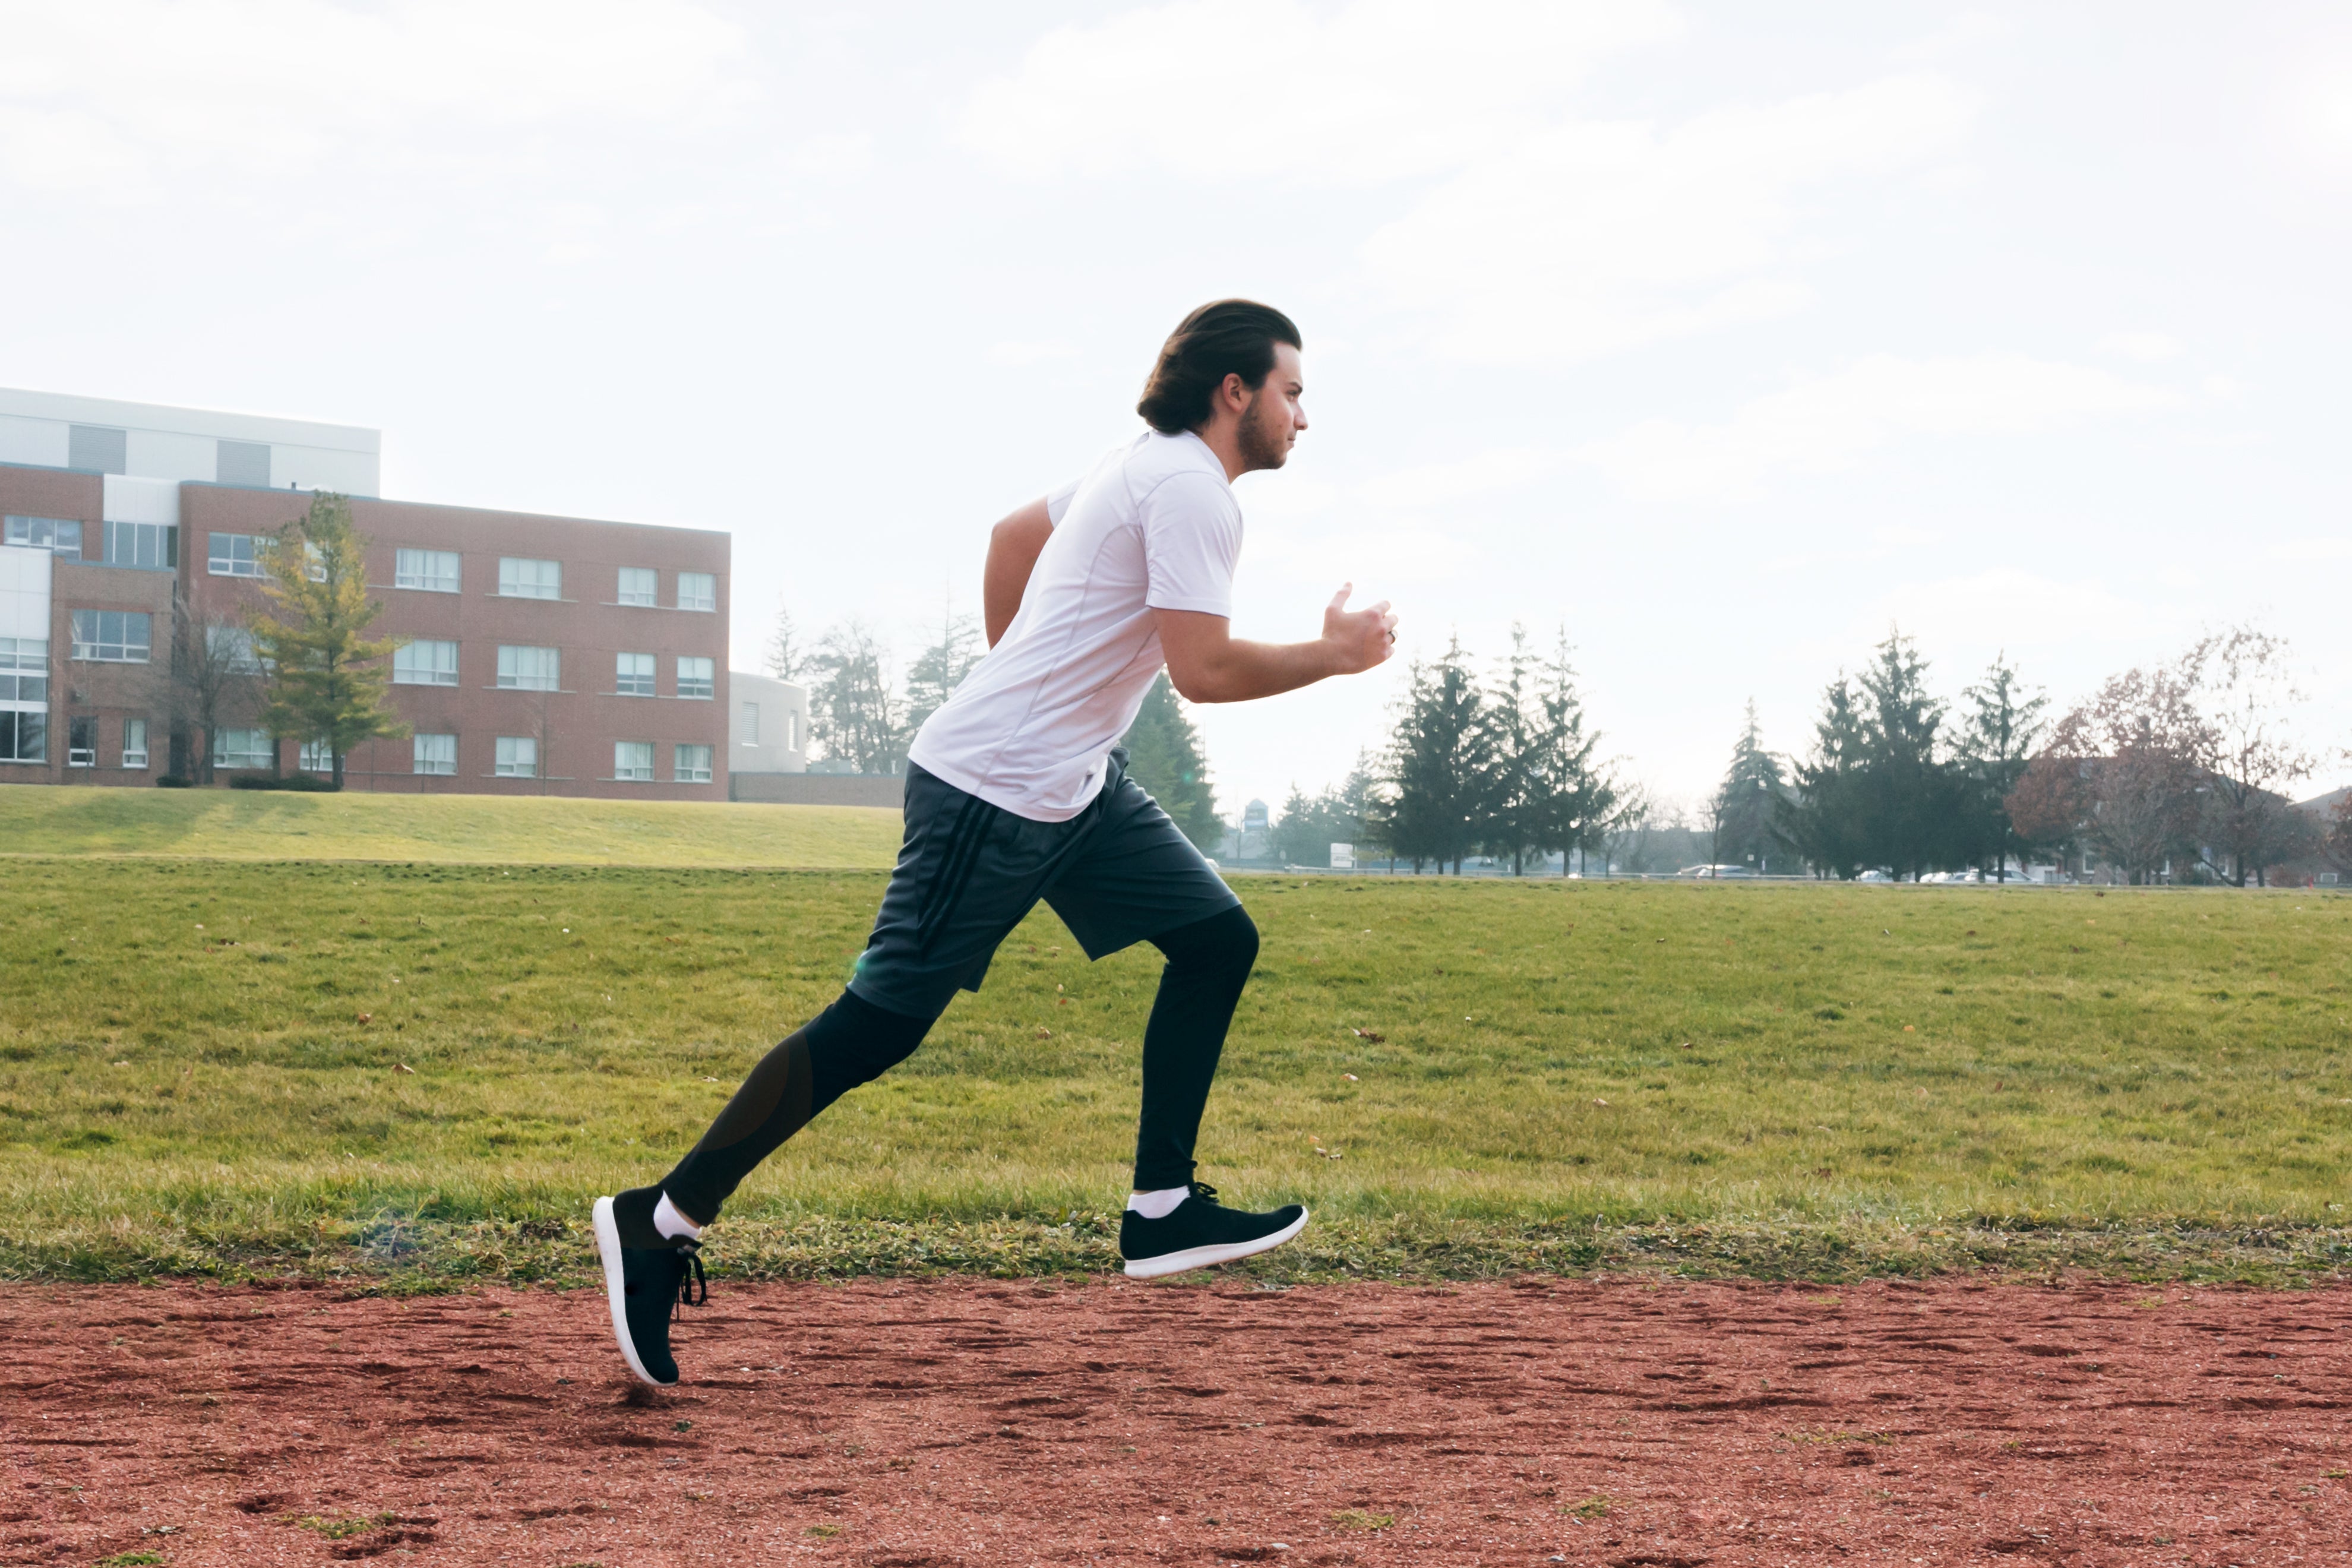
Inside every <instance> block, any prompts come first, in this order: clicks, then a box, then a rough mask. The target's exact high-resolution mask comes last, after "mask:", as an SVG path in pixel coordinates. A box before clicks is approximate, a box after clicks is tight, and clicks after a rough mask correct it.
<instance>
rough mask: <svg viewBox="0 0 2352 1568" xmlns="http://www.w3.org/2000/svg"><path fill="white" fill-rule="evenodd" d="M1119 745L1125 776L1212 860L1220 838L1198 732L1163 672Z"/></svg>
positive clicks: (1222, 831)
mask: <svg viewBox="0 0 2352 1568" xmlns="http://www.w3.org/2000/svg"><path fill="white" fill-rule="evenodd" d="M1118 743H1119V744H1120V745H1122V746H1125V747H1126V748H1127V776H1128V777H1129V778H1131V779H1133V780H1134V781H1135V782H1136V783H1137V784H1141V785H1142V786H1143V789H1144V793H1145V794H1147V795H1150V796H1151V798H1152V799H1154V800H1156V801H1158V802H1159V803H1160V810H1162V811H1164V812H1166V813H1167V814H1168V815H1169V816H1170V818H1171V820H1173V821H1174V822H1175V824H1176V826H1177V828H1178V830H1179V831H1181V833H1182V834H1183V835H1184V837H1187V838H1189V839H1191V840H1192V843H1193V845H1194V846H1195V847H1198V848H1199V849H1200V851H1201V852H1202V854H1204V855H1213V854H1215V853H1216V851H1217V846H1218V844H1219V842H1220V841H1221V840H1223V837H1224V836H1225V825H1224V823H1223V822H1222V821H1221V820H1219V818H1218V816H1217V795H1216V791H1215V790H1214V789H1213V788H1212V787H1211V786H1210V784H1209V763H1208V760H1207V758H1206V757H1204V756H1203V755H1202V751H1201V736H1200V732H1199V731H1196V730H1195V729H1193V727H1192V719H1191V717H1190V716H1188V715H1187V714H1186V713H1185V711H1184V705H1183V704H1182V702H1181V701H1180V700H1178V699H1177V696H1176V688H1175V687H1174V686H1172V685H1171V684H1170V683H1169V679H1168V675H1167V672H1166V671H1164V670H1163V671H1161V672H1160V678H1159V679H1156V680H1154V681H1153V682H1152V683H1151V686H1150V689H1149V690H1147V691H1145V692H1144V694H1143V706H1142V707H1140V708H1139V709H1137V710H1136V712H1135V722H1134V723H1132V724H1130V725H1129V726H1128V727H1127V733H1126V734H1124V735H1122V736H1120V737H1119V742H1118Z"/></svg>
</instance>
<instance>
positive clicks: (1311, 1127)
mask: <svg viewBox="0 0 2352 1568" xmlns="http://www.w3.org/2000/svg"><path fill="white" fill-rule="evenodd" d="M12 793H14V792H0V800H5V798H6V795H8V794H12ZM91 793H92V794H96V793H98V792H91ZM238 804H239V805H242V803H238ZM268 804H269V805H273V806H275V805H294V806H308V805H313V804H323V805H340V804H342V803H341V802H335V801H325V802H319V803H313V802H312V801H309V800H300V801H271V802H269V803H268ZM366 804H369V805H375V804H378V803H375V802H369V803H366ZM549 804H550V805H579V804H581V803H572V802H555V803H549ZM631 809H634V810H640V811H642V810H646V809H648V808H646V807H634V808H631ZM733 809H736V810H745V809H756V808H740V807H739V808H733ZM1239 885H1240V886H1241V888H1242V890H1243V893H1244V898H1245V899H1246V900H1248V902H1249V904H1250V907H1251V909H1252V910H1253V912H1254V913H1255V916H1256V918H1257V921H1258V922H1259V925H1260V927H1261V928H1262V930H1263V931H1264V933H1265V952H1264V957H1263V959H1262V961H1261V963H1260V967H1259V972H1258V975H1257V978H1256V980H1255V982H1254V984H1252V986H1251V989H1250V992H1249V994H1248V995H1247V996H1246V997H1245V998H1244V1003H1243V1007H1242V1012H1241V1016H1240V1017H1239V1019H1238V1021H1237V1023H1236V1026H1235V1029H1234V1037H1233V1039H1232V1041H1231V1044H1230V1045H1229V1047H1228V1050H1227V1054H1226V1058H1225V1068H1224V1071H1223V1075H1222V1076H1221V1078H1220V1079H1219V1082H1218V1088H1217V1091H1216V1094H1215V1096H1214V1097H1213V1100H1212V1101H1211V1104H1210V1111H1209V1120H1208V1126H1207V1130H1206V1132H1205V1134H1204V1137H1203V1140H1202V1156H1203V1159H1204V1161H1205V1164H1206V1168H1205V1170H1204V1171H1203V1175H1204V1177H1205V1178H1206V1179H1207V1180H1210V1181H1213V1182H1214V1183H1216V1184H1218V1185H1219V1186H1220V1187H1222V1188H1223V1189H1224V1190H1225V1191H1226V1192H1227V1194H1229V1195H1232V1196H1234V1197H1237V1198H1240V1199H1244V1200H1247V1201H1251V1202H1274V1201H1279V1200H1282V1199H1286V1198H1292V1197H1297V1198H1300V1199H1303V1200H1304V1201H1306V1202H1307V1203H1309V1204H1311V1205H1314V1206H1315V1207H1316V1208H1317V1210H1318V1226H1316V1227H1314V1228H1313V1229H1312V1230H1311V1231H1310V1233H1309V1236H1310V1237H1311V1238H1313V1239H1314V1242H1315V1246H1314V1247H1309V1248H1307V1249H1303V1250H1298V1251H1296V1252H1286V1253H1285V1254H1281V1255H1277V1257H1278V1258H1279V1259H1280V1261H1279V1262H1278V1263H1274V1264H1269V1265H1268V1268H1269V1270H1270V1271H1272V1272H1274V1273H1276V1274H1280V1273H1282V1272H1284V1271H1286V1270H1287V1271H1289V1272H1290V1273H1292V1274H1300V1273H1315V1272H1318V1271H1319V1272H1323V1273H1331V1272H1346V1271H1349V1270H1355V1271H1367V1272H1399V1273H1407V1274H1412V1273H1423V1274H1432V1273H1433V1274H1447V1273H1481V1272H1493V1271H1496V1270H1501V1269H1507V1268H1518V1267H1540V1268H1605V1267H1621V1266H1644V1265H1656V1266H1664V1267H1672V1268H1685V1269H1695V1270H1706V1271H1727V1272H1751V1273H1764V1274H1789V1273H1799V1274H1809V1275H1821V1276H1832V1275H1838V1274H1842V1273H1852V1272H1856V1271H1861V1270H1867V1269H1873V1268H1895V1269H1924V1268H1943V1267H1956V1266H1969V1265H1971V1264H1974V1263H1979V1262H1990V1263H1995V1264H2004V1265H2006V1266H2009V1267H2012V1268H2024V1267H2034V1268H2041V1267H2048V1266H2055V1265H2060V1264H2069V1263H2081V1264H2086V1265H2089V1266H2093V1267H2097V1268H2107V1269H2115V1270H2120V1271H2124V1272H2129V1273H2139V1274H2148V1275H2168V1274H2170V1275H2204V1276H2225V1277H2229V1276H2234V1277H2242V1278H2256V1279H2272V1278H2277V1279H2284V1278H2309V1277H2313V1276H2314V1275H2315V1274H2320V1273H2326V1272H2329V1271H2332V1270H2335V1269H2336V1268H2339V1267H2340V1266H2344V1265H2346V1264H2347V1261H2352V1247H2347V1233H2346V1232H2345V1231H2344V1230H2343V1229H2342V1228H2341V1227H2342V1226H2343V1224H2344V1222H2345V1219H2346V1214H2345V1212H2344V1210H2343V1209H2342V1208H2341V1206H2340V1205H2343V1204H2345V1203H2346V1202H2347V1201H2352V1198H2347V1175H2352V1148H2347V1131H2352V1072H2347V1069H2346V1064H2345V1061H2344V1058H2343V1051H2344V1047H2345V1046H2346V1044H2347V1040H2352V1022H2347V1013H2352V1006H2347V994H2346V982H2347V965H2346V963H2345V959H2346V955H2347V952H2352V900H2346V899H2342V898H2338V897H2336V896H2333V895H2332V894H2331V895H2327V896H2319V895H2314V894H2310V893H2292V894H2281V893H2266V894H2265V893H2254V894H2241V893H2235V892H2229V891H2212V892H2194V891H2180V892H2126V891H2120V890H2119V891H2117V892H2115V893H2113V894H2111V895H2105V896H2102V895H2098V894H2095V893H2093V892H2091V891H2089V890H2082V891H2074V890H2063V891H2062V890H2048V889H2032V890H2027V889H2008V890H1999V889H1982V890H1977V889H1906V888H1855V887H1780V886H1751V887H1741V886H1738V885H1736V884H1733V885H1721V886H1704V885H1701V886H1691V885H1681V886H1675V885H1626V884H1601V883H1560V882H1533V883H1527V884H1511V883H1505V882H1494V881H1481V882H1472V883H1463V882H1453V881H1441V880H1438V879H1395V880H1391V879H1382V878H1372V879H1360V880H1355V879H1319V878H1318V879H1289V878H1272V877H1267V878H1252V879H1244V880H1243V881H1242V882H1241V883H1240V884H1239ZM880 888H881V877H880V875H879V874H878V873H874V872H866V871H833V872H816V871H780V870H719V869H710V868H625V867H593V868H591V867H544V866H542V867H534V868H527V867H522V866H516V867H512V868H494V867H478V866H458V865H415V866H408V865H370V864H340V865H338V864H321V863H299V862H298V863H284V864H262V863H239V862H232V861H192V860H173V859H152V860H140V859H126V858H103V857H92V858H16V859H11V860H5V861H0V889H5V893H6V896H7V908H8V910H9V920H8V921H7V923H6V925H5V928H0V1271H5V1272H9V1273H14V1274H16V1275H53V1276H54V1275H79V1276H94V1275H120V1274H137V1273H142V1272H154V1271H159V1270H165V1271H170V1270H193V1271H209V1270H231V1271H234V1270H236V1269H240V1268H272V1269H274V1268H297V1269H305V1270H310V1271H316V1272H328V1273H334V1272H350V1273H359V1274H368V1275H373V1276H377V1277H381V1278H384V1279H395V1280H397V1279H407V1280H410V1281H412V1282H413V1281H415V1280H418V1279H430V1280H446V1279H451V1278H457V1277H463V1276H465V1275H467V1274H469V1273H496V1274H503V1275H505V1276H507V1277H509V1278H543V1277H561V1278H566V1279H576V1278H577V1277H578V1272H579V1268H580V1266H581V1261H582V1258H583V1252H582V1247H581V1242H580V1226H579V1224H578V1221H579V1219H580V1217H581V1215H582V1212H583V1208H584V1205H585V1204H586V1202H587V1201H588V1199H589V1198H591V1197H592V1196H593V1194H596V1193H597V1192H599V1191H607V1190H611V1189H612V1188H614V1186H616V1185H619V1184H635V1183H641V1182H644V1181H646V1180H648V1179H650V1178H651V1177H652V1176H653V1175H655V1174H657V1173H659V1172H660V1171H661V1170H662V1169H664V1168H665V1167H666V1164H667V1162H668V1161H669V1160H670V1159H671V1158H673V1157H674V1156H675V1155H676V1154H677V1152H678V1151H679V1150H680V1149H682V1148H683V1147H684V1146H685V1145H686V1144H687V1143H688V1142H690V1141H691V1140H692V1138H693V1137H694V1136H695V1135H696V1134H697V1133H698V1131H700V1129H701V1128H702V1126H703V1125H704V1123H705V1122H706V1121H707V1120H708V1118H709V1115H710V1113H711V1112H712V1111H713V1110H715V1109H716V1108H717V1107H718V1105H719V1103H720V1102H721V1101H722V1100H723V1099H724V1098H725V1097H726V1095H727V1094H728V1093H729V1092H730V1091H731V1090H732V1089H733V1088H734V1086H735V1083H736V1081H737V1079H738V1078H739V1077H740V1074H741V1073H742V1071H743V1070H744V1069H745V1068H747V1067H748V1066H749V1064H750V1063H751V1061H752V1060H754V1059H756V1058H757V1056H758V1055H759V1053H760V1052H761V1051H762V1050H763V1049H764V1048H765V1047H767V1045H768V1044H769V1043H770V1042H772V1040H773V1039H775V1038H776V1037H778V1036H780V1035H781V1034H782V1033H783V1032H785V1031H786V1030H788V1029H789V1028H791V1027H793V1026H795V1025H797V1024H798V1023H799V1022H801V1021H802V1020H803V1018H804V1017H805V1016H808V1015H809V1014H811V1013H812V1012H814V1010H815V1009H816V1008H817V1007H819V1006H820V1005H823V1004H824V1001H826V1000H827V999H828V998H829V997H831V996H832V995H833V994H835V992H836V991H837V989H838V987H839V985H840V984H841V982H842V980H843V978H844V977H845V974H846V973H847V971H848V968H849V965H850V963H851V961H852V959H853V957H854V956H855V954H856V951H857V950H858V948H859V947H860V946H861V945H862V943H863V939H864V933H865V931H866V925H867V923H868V921H870V919H871V916H872V910H873V908H874V904H875V902H876V900H877V896H878V894H879V891H880ZM1153 956H1154V955H1151V954H1150V952H1149V950H1143V951H1139V952H1129V953H1126V954H1122V955H1120V956H1119V957H1118V958H1115V959H1112V960H1110V961H1108V962H1106V963H1100V964H1089V963H1087V962H1086V961H1085V960H1084V958H1083V956H1082V955H1081V954H1080V953H1079V952H1078V951H1077V950H1076V946H1075V945H1074V944H1073V943H1072V942H1070V941H1069V939H1068V938H1067V936H1066V933H1065V932H1064V931H1062V929H1061V927H1060V926H1059V925H1058V923H1057V922H1055V921H1054V920H1053V918H1052V917H1051V916H1050V915H1047V914H1044V913H1041V914H1039V915H1038V916H1036V917H1034V918H1033V920H1032V921H1030V922H1029V924H1028V925H1027V926H1025V927H1024V929H1023V930H1022V931H1020V932H1018V933H1016V935H1015V937H1014V938H1013V941H1012V942H1010V943H1009V944H1008V945H1007V948H1006V949H1005V951H1004V952H1003V954H1002V955H1001V957H1000V959H999V961H998V963H997V964H996V966H995V968H994V970H993V971H992V973H991V976H990V979H989V984H988V986H987V988H986V990H985V991H983V992H982V994H980V995H978V996H976V997H972V996H967V997H964V998H961V999H960V1000H959V1001H958V1002H957V1004H956V1005H955V1006H954V1007H953V1008H952V1009H951V1010H950V1013H949V1014H948V1016H946V1017H945V1018H944V1019H943V1020H942V1021H941V1023H940V1026H939V1027H938V1028H937V1030H936V1031H935V1032H934V1034H933V1037H932V1039H931V1041H930V1042H929V1044H928V1045H927V1046H926V1047H924V1049H923V1050H922V1052H920V1053H919V1055H918V1056H917V1057H916V1058H914V1060H913V1061H911V1062H909V1063H908V1064H907V1066H906V1067H904V1068H901V1069H899V1070H898V1072H897V1073H894V1074H893V1075H891V1076H890V1077H889V1078H887V1079H884V1080H883V1081H882V1082H881V1083H878V1084H877V1085H874V1086H872V1087H869V1088H868V1089H863V1090H861V1091H859V1092H858V1093H856V1094H855V1095H853V1096H852V1097H850V1099H848V1100H845V1101H844V1102H843V1103H842V1104H841V1105H839V1106H837V1107H835V1109H834V1110H832V1111H830V1112H828V1113H827V1114H826V1115H825V1116H824V1117H823V1118H822V1119H820V1120H819V1121H818V1122H817V1123H816V1124H815V1125H814V1126H813V1127H812V1128H811V1129H810V1130H809V1131H807V1132H806V1133H804V1134H803V1136H802V1137H801V1138H800V1139H798V1140H796V1141H795V1142H793V1143H792V1144H791V1145H789V1146H788V1147H787V1149H786V1150H785V1151H784V1152H783V1153H782V1155H780V1156H779V1157H778V1158H777V1159H776V1160H774V1161H772V1162H771V1163H770V1165H769V1166H768V1167H767V1168H765V1169H764V1170H763V1171H762V1172H761V1173H760V1174H759V1175H757V1176H756V1177H755V1178H754V1179H753V1181H752V1183H751V1185H750V1186H749V1187H747V1188H746V1190H745V1192H744V1193H743V1194H741V1196H740V1198H739V1200H738V1204H737V1206H736V1208H734V1209H733V1210H730V1215H729V1216H728V1220H727V1223H726V1224H725V1225H724V1226H722V1227H721V1229H720V1230H719V1232H718V1233H716V1237H717V1238H718V1242H719V1245H717V1246H715V1247H713V1248H712V1252H711V1258H712V1261H713V1262H714V1264H716V1265H719V1267H722V1268H735V1269H739V1270H744V1271H750V1272H769V1273H827V1272H844V1271H853V1270H856V1269H859V1268H889V1269H919V1268H928V1267H957V1268H995V1269H1000V1270H1009V1269H1023V1268H1048V1269H1050V1268H1079V1267H1093V1266H1099V1265H1100V1264H1102V1263H1104V1262H1105V1261H1107V1260H1108V1256H1109V1254H1108V1240H1107V1234H1108V1221H1109V1219H1110V1217H1111V1216H1112V1215H1113V1211H1115V1210H1116V1207H1117V1205H1118V1201H1119V1197H1120V1194H1122V1193H1123V1191H1124V1185H1125V1183H1124V1177H1125V1168H1124V1166H1125V1158H1126V1156H1127V1154H1128V1153H1129V1150H1130V1147H1131V1140H1132V1137H1133V1111H1134V1105H1135V1098H1136V1078H1137V1075H1136V1066H1135V1064H1136V1046H1135V1042H1136V1039H1137V1037H1138V1035H1139V1030H1140V1027H1141V1024H1142V1019H1143V1016H1144V1013H1145V1010H1146V1008H1147V1007H1148V1005H1149V1003H1150V994H1151V987H1152V984H1153V981H1154V978H1155V974H1156V969H1155V965H1154V963H1152V962H1151V960H1152V957H1153ZM1358 1031H1362V1033H1358ZM404 1068H406V1069H410V1070H405V1071H404V1070H403V1069H404ZM1349 1075H1352V1077H1351V1076H1349Z"/></svg>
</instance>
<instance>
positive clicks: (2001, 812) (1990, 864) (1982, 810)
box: [1959, 653, 2049, 882]
mask: <svg viewBox="0 0 2352 1568" xmlns="http://www.w3.org/2000/svg"><path fill="white" fill-rule="evenodd" d="M1961 695H1963V696H1965V697H1966V698H1968V700H1969V716H1968V722H1967V723H1966V724H1965V725H1964V726H1963V727H1962V730H1961V732H1960V742H1959V752H1960V766H1961V769H1962V771H1963V773H1964V774H1965V775H1966V778H1967V781H1968V795H1969V813H1968V815H1969V835H1970V837H1971V838H1972V839H1973V841H1974V842H1975V844H1976V846H1977V847H1978V852H1979V857H1980V858H1981V864H1982V866H1983V868H1985V869H1987V870H1990V871H1991V872H1992V874H1993V877H1994V879H1995V880H1997V881H2002V882H2006V881H2008V880H2009V862H2010V859H2011V857H2014V858H2016V859H2017V860H2018V861H2019V862H2020V863H2022V862H2023V861H2024V858H2025V857H2026V856H2027V855H2029V854H2031V853H2032V850H2033V849H2034V847H2035V846H2034V845H2033V844H2032V842H2030V841H2029V840H2027V839H2026V838H2025V837H2024V836H2023V835H2021V833H2019V832H2018V830H2017V826H2016V825H2015V823H2014V822H2012V821H2011V817H2010V812H2009V805H2008V803H2009V797H2010V795H2011V793H2012V792H2013V791H2014V790H2015V789H2016V788H2017V786H2018V783H2019V781H2020V780H2021V779H2022V778H2024V776H2025V770H2026V767H2027V764H2029V763H2031V762H2032V760H2033V751H2034V747H2035V746H2036V745H2038V744H2039V743H2040V742H2041V739H2042V731H2043V730H2044V729H2045V728H2046V726H2045V725H2044V724H2043V722H2042V710H2043V709H2045V708H2047V707H2048V706H2049V699H2048V698H2047V697H2045V696H2043V695H2042V693H2041V692H2039V691H2036V692H2033V693H2032V694H2030V695H2029V694H2028V693H2027V692H2026V691H2025V690H2024V689H2023V688H2022V687H2021V686H2020V685H2019V682H2018V678H2017V671H2016V670H2015V669H2014V668H2011V666H2010V664H2009V660H2008V656H2007V655H2006V654H2005V653H2003V654H2000V655H1996V656H1995V657H1994V658H1993V661H1992V667H1991V668H1989V669H1987V670H1986V671H1985V674H1984V679H1983V680H1981V681H1980V682H1979V683H1978V684H1976V685H1974V686H1971V687H1969V689H1967V690H1966V691H1965V692H1963V693H1962V694H1961Z"/></svg>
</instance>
